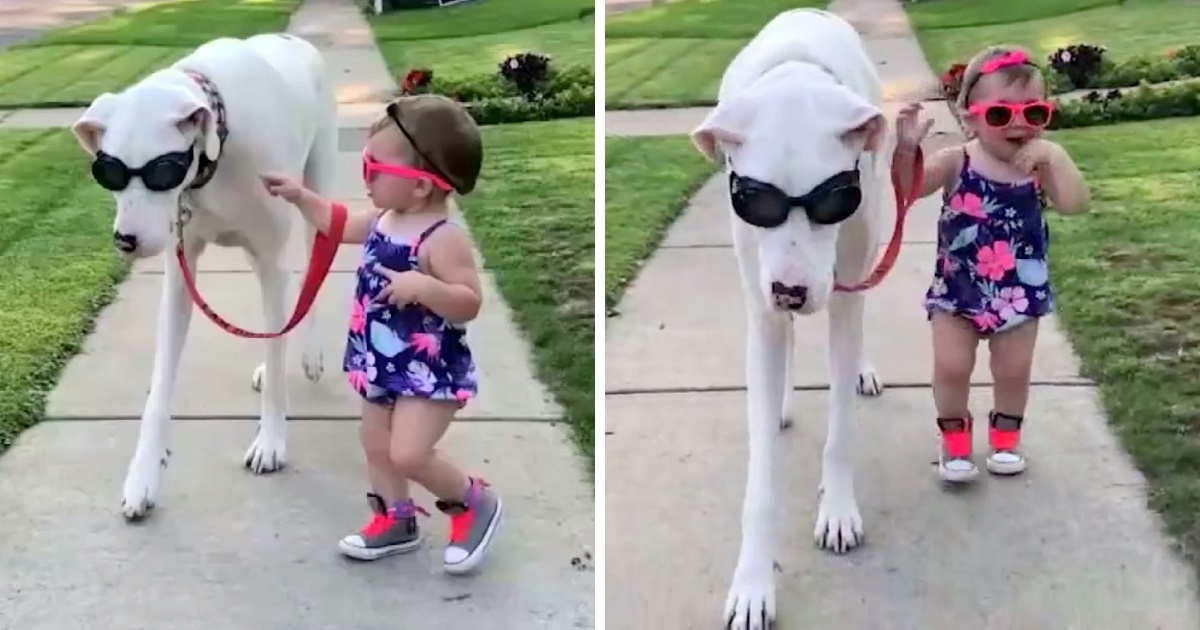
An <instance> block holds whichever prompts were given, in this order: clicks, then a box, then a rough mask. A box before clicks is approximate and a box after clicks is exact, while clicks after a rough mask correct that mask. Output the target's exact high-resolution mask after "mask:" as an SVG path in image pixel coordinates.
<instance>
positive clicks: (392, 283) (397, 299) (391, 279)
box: [374, 264, 433, 306]
mask: <svg viewBox="0 0 1200 630" xmlns="http://www.w3.org/2000/svg"><path fill="white" fill-rule="evenodd" d="M374 270H375V273H377V274H379V275H381V276H383V277H385V278H387V279H388V284H387V286H385V287H383V290H382V291H380V292H379V295H378V296H377V297H376V298H375V300H376V301H378V302H386V303H389V304H393V305H395V306H406V305H408V304H421V296H422V295H425V293H426V292H427V291H428V288H429V284H430V283H431V282H433V278H430V277H429V276H427V275H425V274H423V273H421V272H419V271H396V270H394V269H388V268H387V267H384V266H383V265H380V264H376V265H375V267H374Z"/></svg>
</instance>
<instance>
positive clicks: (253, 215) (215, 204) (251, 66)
mask: <svg viewBox="0 0 1200 630" xmlns="http://www.w3.org/2000/svg"><path fill="white" fill-rule="evenodd" d="M185 69H186V70H191V71H195V72H198V73H200V74H202V75H204V76H206V77H207V78H208V79H209V80H210V81H211V82H212V83H213V84H215V85H216V88H217V91H218V92H219V93H220V95H221V97H222V98H223V100H224V102H225V109H226V112H227V114H226V115H227V123H228V129H229V136H228V139H227V141H226V143H225V146H224V148H223V149H222V148H221V147H220V145H219V142H218V140H217V136H216V119H215V116H214V112H213V111H212V108H211V107H210V106H209V99H208V97H207V96H206V95H205V94H204V92H203V91H202V90H201V88H200V87H199V85H198V84H197V83H196V82H195V81H194V80H193V79H192V78H190V77H189V76H187V75H186V74H184V72H183V70H185ZM73 131H74V132H75V135H76V137H77V138H78V140H79V143H80V145H82V146H83V148H84V150H85V151H87V152H88V153H89V154H95V153H96V151H97V150H98V149H100V150H103V151H104V152H106V153H108V154H110V155H113V156H116V157H118V158H120V159H121V160H123V161H124V162H125V163H126V164H127V165H128V166H130V167H140V166H142V165H143V164H144V163H145V162H146V161H147V160H149V159H151V158H154V157H156V156H158V155H161V154H163V153H167V152H170V151H180V150H185V149H187V148H188V147H190V146H192V144H193V142H196V143H198V144H199V146H200V147H202V150H203V151H204V152H205V153H207V154H208V155H209V156H210V157H212V158H219V166H218V168H217V171H216V174H215V176H214V177H213V178H212V180H211V181H209V182H208V184H207V185H205V186H203V187H202V188H200V189H197V190H186V187H187V186H188V185H189V184H190V183H191V181H192V179H193V178H194V177H195V173H196V161H193V165H192V168H191V169H190V172H189V175H188V178H187V180H185V183H184V185H183V186H181V187H180V188H177V189H175V190H173V191H170V192H161V193H158V192H151V191H148V190H146V189H145V187H143V186H142V183H141V180H140V179H136V178H135V179H134V180H133V182H132V183H131V184H130V185H129V187H128V188H127V189H125V190H124V191H121V192H117V193H114V196H115V198H116V206H117V214H116V221H115V222H114V225H113V227H114V233H120V234H123V235H127V236H133V237H136V239H137V249H136V250H135V251H134V252H133V253H132V254H131V256H133V257H136V258H145V257H150V256H154V255H158V254H160V253H163V252H164V251H165V252H166V253H165V254H164V255H163V262H164V272H165V273H164V280H163V290H162V300H161V303H160V305H159V313H158V330H157V335H156V352H155V356H154V375H153V378H152V380H151V383H150V393H149V396H148V398H147V401H146V406H145V408H144V410H143V412H142V419H141V425H140V430H139V433H138V442H137V448H136V450H135V452H134V454H133V457H132V460H131V461H130V464H129V470H128V473H127V475H126V477H125V484H124V492H123V511H124V513H125V516H126V517H127V518H130V519H136V518H140V517H142V516H144V515H145V514H146V513H147V512H148V511H149V510H150V509H151V508H152V507H154V503H155V501H156V500H157V496H158V492H159V488H160V475H161V469H162V468H164V467H165V464H166V460H167V457H168V455H169V452H170V451H169V450H168V449H169V439H168V438H169V436H168V429H169V420H170V416H171V413H172V409H171V408H172V401H173V399H174V394H175V387H176V381H177V376H178V375H177V370H178V367H179V360H180V355H181V353H182V351H183V345H184V338H185V337H186V336H187V332H188V326H189V323H190V322H191V318H192V311H193V308H192V303H191V299H190V297H189V295H188V293H187V291H186V289H185V287H184V283H183V276H182V274H181V272H180V270H179V265H178V263H177V261H176V258H175V256H174V245H175V242H176V226H175V221H176V218H177V210H178V208H179V206H180V204H181V203H183V204H184V205H185V207H187V208H189V209H190V210H191V211H192V217H191V219H190V222H188V223H187V224H186V226H185V227H184V228H183V238H184V246H185V250H186V252H187V256H188V264H189V267H190V268H191V269H193V270H195V268H196V260H197V258H198V257H199V256H200V254H201V252H202V251H203V250H204V249H205V246H206V245H208V244H209V243H216V244H217V245H219V246H226V247H229V246H236V247H240V248H242V249H243V250H244V252H245V254H246V256H247V259H248V260H249V262H250V264H251V267H252V268H253V269H254V272H255V274H256V275H257V277H258V280H259V283H260V285H261V288H262V300H263V302H262V306H263V312H264V315H265V317H264V318H263V319H264V329H265V330H266V331H278V330H280V329H282V328H283V326H284V324H285V323H286V320H287V318H288V317H289V316H290V314H291V308H292V307H293V305H294V304H295V297H296V295H297V293H296V292H295V291H293V290H290V288H289V287H292V286H294V284H293V282H292V278H291V276H292V274H291V273H289V270H288V269H287V264H286V250H287V244H288V240H289V233H290V231H291V226H292V224H293V222H294V217H295V216H296V211H295V209H294V208H292V207H290V206H289V205H288V204H287V202H285V201H283V200H281V199H276V198H272V197H270V196H269V195H268V194H267V193H266V192H265V190H264V188H263V185H262V182H261V180H260V179H259V175H260V174H262V173H266V172H281V173H289V174H292V175H294V176H296V177H300V176H303V178H304V181H305V182H306V183H307V185H308V186H309V187H311V188H312V189H314V190H316V191H317V192H318V193H321V194H323V195H328V194H331V193H332V191H333V187H334V185H335V183H336V176H337V172H336V168H337V163H336V159H337V99H336V95H335V94H334V91H333V87H332V85H331V84H330V81H329V80H328V78H327V76H326V71H325V66H324V62H323V60H322V58H321V55H320V53H319V52H318V51H317V49H316V48H315V47H313V46H312V45H311V44H309V43H308V42H306V41H304V40H302V39H299V38H296V37H294V36H291V35H282V34H265V35H258V36H254V37H250V38H248V39H245V40H240V39H232V38H221V39H216V40H213V41H210V42H208V43H206V44H204V45H202V46H200V47H198V48H197V49H196V50H195V51H193V52H192V53H191V54H189V55H188V56H186V57H184V58H183V59H180V60H179V61H177V62H176V63H175V64H173V65H171V66H170V67H168V68H165V69H162V70H158V71H156V72H154V73H153V74H150V75H149V76H147V77H145V78H144V79H142V80H141V81H139V82H137V83H135V84H134V85H132V86H130V87H128V88H126V89H125V90H124V91H123V92H121V93H119V94H111V93H106V94H102V95H100V96H98V97H96V99H95V100H94V101H92V104H91V106H90V107H88V109H87V111H86V112H84V114H83V115H82V116H81V117H80V118H79V120H78V121H77V122H76V123H75V125H74V127H73ZM315 234H316V233H315V231H314V230H312V229H311V228H310V229H308V230H307V231H306V233H305V235H306V237H305V239H304V241H303V243H302V246H303V247H305V248H306V251H307V249H308V248H311V245H312V242H313V239H314V237H315ZM289 298H290V299H289ZM316 310H317V309H316V308H315V306H314V308H313V309H312V310H311V311H310V312H309V314H308V321H307V322H306V323H305V325H304V327H303V330H304V334H303V338H302V340H301V344H302V356H301V359H302V362H303V366H304V372H305V375H306V376H307V377H308V378H309V379H310V380H314V381H315V380H317V379H319V378H320V377H321V373H322V370H323V365H322V362H323V359H322V356H321V351H320V346H319V340H318V339H317V336H316V322H317V312H316ZM266 349H267V356H266V362H265V364H264V365H262V366H260V367H259V368H258V370H256V371H255V375H254V377H253V378H254V387H255V389H261V391H262V409H261V415H260V420H259V423H258V431H257V433H256V435H255V437H254V439H253V441H252V443H251V444H250V447H249V449H248V450H247V452H246V454H245V463H246V466H247V467H249V468H250V469H251V470H253V471H254V472H256V473H263V472H271V471H274V470H277V469H279V468H281V467H282V466H283V465H284V464H285V461H286V459H287V426H286V419H287V415H286V413H287V412H286V409H287V390H286V387H285V384H284V357H285V354H286V352H285V344H284V339H283V338H278V339H270V340H267V341H266Z"/></svg>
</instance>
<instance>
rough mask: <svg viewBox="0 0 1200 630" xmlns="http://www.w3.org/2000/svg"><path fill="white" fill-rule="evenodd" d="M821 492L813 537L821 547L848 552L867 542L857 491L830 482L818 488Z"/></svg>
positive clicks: (837, 551)
mask: <svg viewBox="0 0 1200 630" xmlns="http://www.w3.org/2000/svg"><path fill="white" fill-rule="evenodd" d="M818 493H819V494H820V496H821V501H820V507H819V508H818V510H817V526H816V528H814V529H813V539H814V540H815V542H816V543H817V547H820V548H821V549H827V550H829V551H832V552H834V553H846V552H847V551H850V550H851V549H853V548H855V547H857V546H859V545H861V544H862V543H863V522H862V515H861V514H859V513H858V501H856V500H855V499H854V491H853V490H849V489H845V488H838V487H837V486H834V485H830V486H824V485H822V486H821V488H819V489H818Z"/></svg>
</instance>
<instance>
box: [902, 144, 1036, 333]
mask: <svg viewBox="0 0 1200 630" xmlns="http://www.w3.org/2000/svg"><path fill="white" fill-rule="evenodd" d="M1043 207H1044V203H1043V196H1042V191H1041V188H1040V186H1039V184H1038V183H1037V181H1036V179H1035V180H1034V181H1030V182H1018V183H1005V182H995V181H992V180H990V179H987V178H985V177H983V176H981V175H979V174H978V173H976V172H975V171H973V170H971V160H970V157H969V156H967V154H966V150H965V149H964V150H963V164H962V168H961V170H960V172H959V185H958V187H957V188H956V189H953V190H951V189H947V190H946V192H945V193H943V204H942V213H941V218H940V219H939V221H938V246H937V264H936V265H935V268H934V272H933V282H932V283H931V285H930V287H929V290H928V291H927V292H926V293H925V309H926V312H927V313H928V315H929V317H930V318H931V319H932V317H933V313H934V311H944V312H948V313H952V314H955V315H959V316H961V317H965V318H967V319H968V320H970V321H971V323H972V324H973V325H974V327H975V330H976V332H978V333H979V334H980V335H981V336H985V337H986V336H989V335H992V334H994V333H998V332H1002V331H1005V330H1008V329H1011V328H1013V327H1015V326H1017V325H1019V324H1021V323H1022V322H1025V321H1029V320H1031V319H1034V318H1038V317H1041V316H1043V315H1047V314H1049V313H1051V312H1052V311H1053V310H1054V293H1053V292H1052V291H1051V288H1050V281H1049V268H1048V265H1047V246H1048V244H1049V241H1050V228H1049V226H1048V225H1047V224H1046V219H1045V217H1044V216H1043V214H1042V208H1043Z"/></svg>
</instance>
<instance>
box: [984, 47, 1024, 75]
mask: <svg viewBox="0 0 1200 630" xmlns="http://www.w3.org/2000/svg"><path fill="white" fill-rule="evenodd" d="M1027 63H1029V57H1028V56H1026V55H1025V53H1023V52H1021V51H1019V50H1014V51H1012V52H1009V53H1005V54H1003V55H1000V56H999V57H994V58H992V59H989V60H987V62H985V63H983V64H982V65H980V66H979V74H981V75H982V74H991V73H993V72H995V71H997V70H999V69H1000V68H1007V67H1008V66H1020V65H1024V64H1027Z"/></svg>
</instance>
